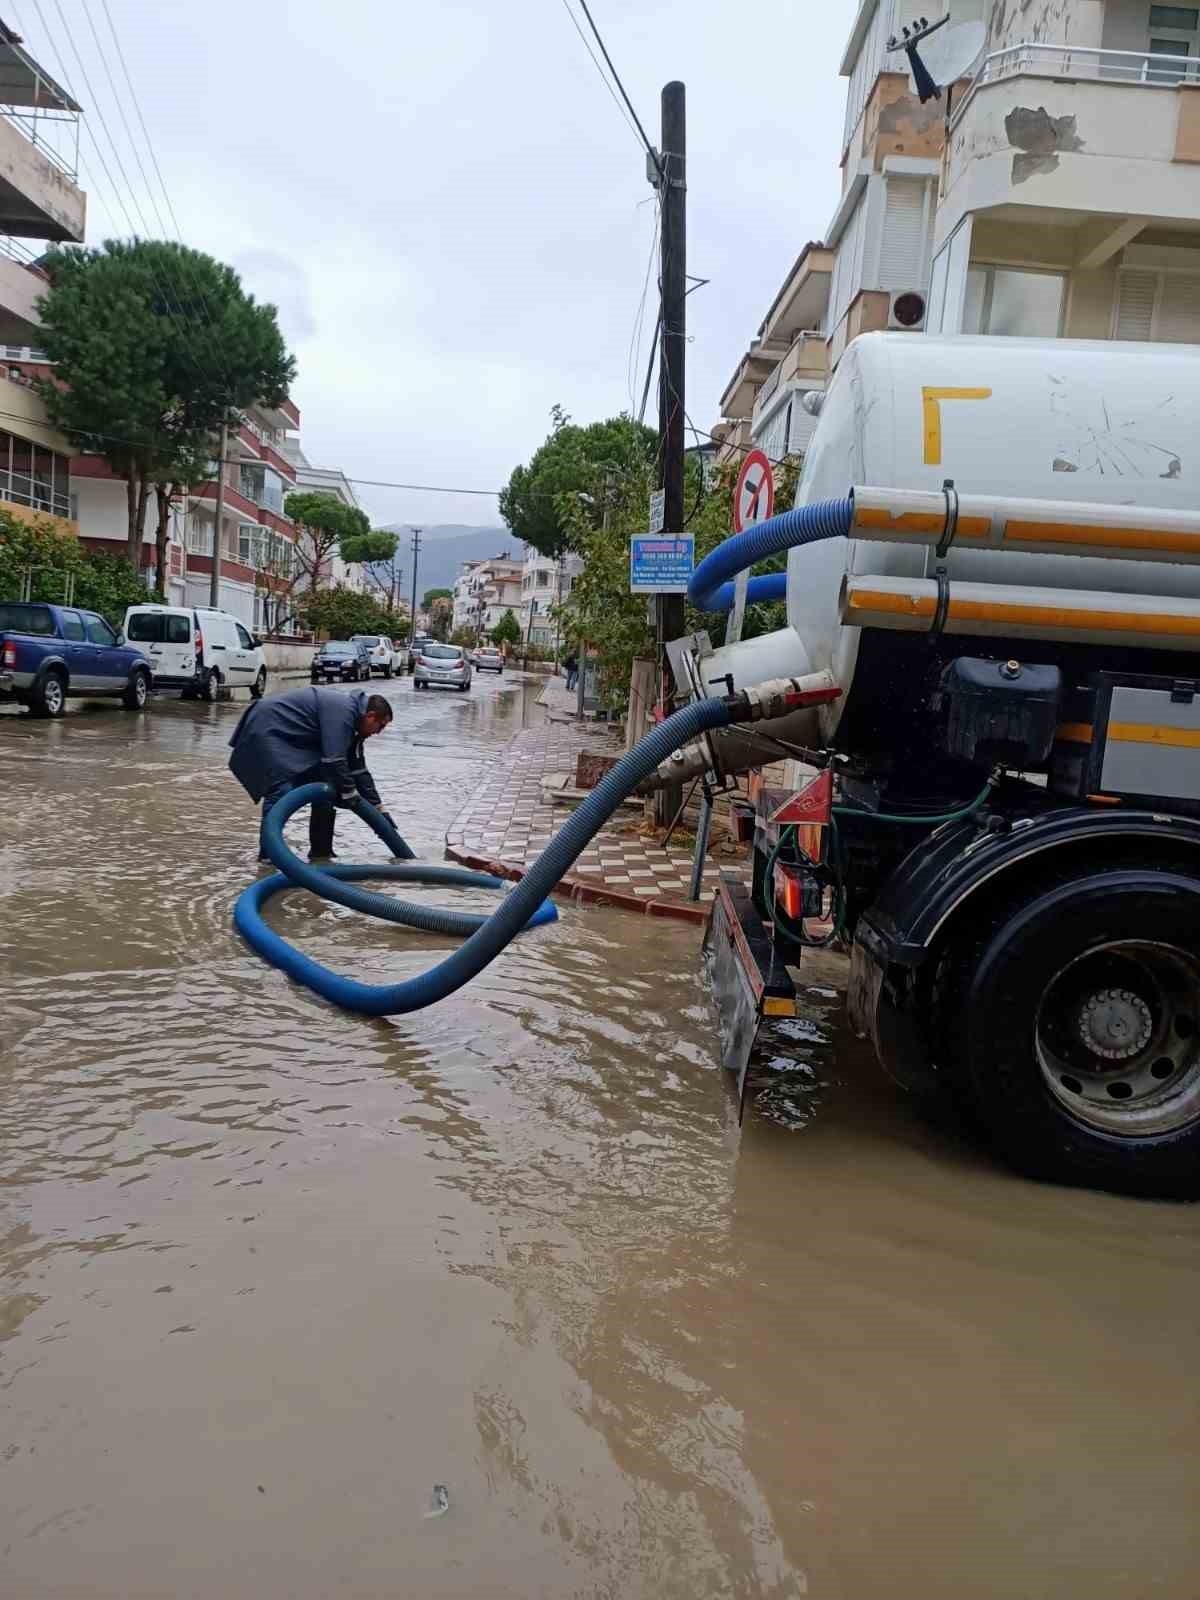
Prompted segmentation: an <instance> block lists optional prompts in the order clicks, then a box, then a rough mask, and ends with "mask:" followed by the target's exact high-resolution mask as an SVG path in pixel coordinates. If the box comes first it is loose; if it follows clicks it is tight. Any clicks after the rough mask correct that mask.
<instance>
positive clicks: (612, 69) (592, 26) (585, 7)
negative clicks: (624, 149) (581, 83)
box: [579, 0, 664, 178]
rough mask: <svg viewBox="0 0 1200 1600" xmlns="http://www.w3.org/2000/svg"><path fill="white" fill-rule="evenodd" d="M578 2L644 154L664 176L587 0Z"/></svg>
mask: <svg viewBox="0 0 1200 1600" xmlns="http://www.w3.org/2000/svg"><path fill="white" fill-rule="evenodd" d="M579 4H580V7H581V9H582V11H583V14H584V16H585V17H586V18H587V20H588V27H589V28H590V29H591V30H592V32H593V33H594V34H595V36H596V43H597V44H598V45H599V46H600V53H601V55H602V56H603V57H604V59H605V61H606V62H607V63H608V70H609V71H610V72H611V73H612V76H613V82H614V83H615V84H616V86H617V88H618V90H619V91H620V94H621V99H622V100H624V102H625V104H626V106H627V107H628V109H629V115H630V116H631V117H632V118H633V120H634V122H635V124H636V125H637V131H638V133H639V134H640V135H641V139H642V143H643V144H644V145H645V147H646V154H647V155H648V156H649V157H650V159H651V160H652V161H653V162H654V165H655V167H656V168H657V169H658V175H659V177H660V178H662V177H663V176H664V174H663V169H662V162H661V161H660V160H659V158H658V152H657V150H655V148H654V146H653V145H652V144H651V143H650V140H649V139H648V138H647V137H646V130H645V128H643V127H642V122H641V118H640V117H639V116H638V114H637V112H636V111H635V110H634V109H633V101H632V100H631V99H630V98H629V96H628V95H627V94H626V93H625V85H624V84H623V83H622V82H621V76H620V74H619V73H618V71H617V69H616V67H614V66H613V61H612V57H611V56H610V55H609V53H608V46H607V45H606V44H605V43H604V40H603V39H602V38H601V37H600V30H599V28H598V27H597V26H596V23H595V19H594V18H593V16H592V13H591V12H590V11H589V10H588V3H587V0H579Z"/></svg>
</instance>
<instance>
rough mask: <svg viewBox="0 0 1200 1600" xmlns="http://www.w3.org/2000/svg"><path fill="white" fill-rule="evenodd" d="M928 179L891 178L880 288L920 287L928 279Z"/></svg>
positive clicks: (888, 183) (885, 209)
mask: <svg viewBox="0 0 1200 1600" xmlns="http://www.w3.org/2000/svg"><path fill="white" fill-rule="evenodd" d="M925 225H926V219H925V179H924V178H894V177H889V178H888V179H887V203H886V205H885V207H884V213H883V243H882V246H881V248H880V252H879V288H881V289H920V288H921V287H922V286H923V285H924V283H925V280H926V277H927V272H926V261H925V257H926V248H925V247H926V239H925Z"/></svg>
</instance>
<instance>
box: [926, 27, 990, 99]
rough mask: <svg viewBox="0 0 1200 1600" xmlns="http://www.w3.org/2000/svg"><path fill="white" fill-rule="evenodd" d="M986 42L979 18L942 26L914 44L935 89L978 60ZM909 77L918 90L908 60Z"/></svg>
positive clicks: (961, 75) (944, 86)
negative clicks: (950, 25)
mask: <svg viewBox="0 0 1200 1600" xmlns="http://www.w3.org/2000/svg"><path fill="white" fill-rule="evenodd" d="M986 42H987V28H986V27H985V26H984V24H983V23H982V22H960V23H958V24H957V25H956V26H955V27H953V28H943V29H941V30H939V32H938V33H936V34H934V35H933V36H932V37H930V38H927V39H924V40H922V41H921V42H920V44H919V45H918V46H917V48H918V49H919V51H920V55H921V61H922V63H923V64H924V66H925V70H926V71H927V72H928V74H929V76H930V77H931V78H932V79H933V81H934V83H935V84H937V86H938V88H939V89H948V88H949V87H950V85H951V84H953V83H957V82H958V80H959V79H960V78H965V77H966V75H967V73H968V72H969V71H970V70H971V68H972V67H973V66H974V65H975V63H976V61H978V60H979V56H980V53H981V52H982V50H983V47H984V45H985V44H986ZM909 81H910V82H911V83H912V84H913V87H914V88H915V89H916V90H917V91H918V93H919V92H920V85H919V84H918V83H917V81H916V77H915V74H914V73H913V71H912V62H911V59H910V62H909Z"/></svg>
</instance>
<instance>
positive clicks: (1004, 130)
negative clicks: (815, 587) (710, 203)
mask: <svg viewBox="0 0 1200 1600" xmlns="http://www.w3.org/2000/svg"><path fill="white" fill-rule="evenodd" d="M950 9H951V16H952V22H953V23H955V24H957V23H962V22H968V21H973V20H974V21H978V22H982V23H983V24H985V30H986V31H985V43H984V45H983V48H982V50H981V51H980V53H979V55H978V57H977V58H976V60H975V61H974V62H973V63H972V65H971V66H970V68H969V69H967V71H966V74H965V76H964V78H963V79H962V81H960V82H959V83H958V84H957V85H956V86H955V88H954V93H953V96H952V109H951V116H950V121H949V128H948V133H947V127H946V102H945V99H944V98H943V99H938V100H931V101H929V102H927V103H926V104H925V105H924V106H922V105H920V103H919V101H918V99H917V96H916V94H915V92H914V91H913V88H912V84H911V82H910V80H909V77H908V70H907V62H906V59H905V57H904V55H903V53H902V52H889V51H888V49H887V41H888V39H889V38H890V37H892V36H894V35H898V34H899V32H900V29H901V28H902V26H904V25H905V24H909V25H911V24H912V23H913V22H914V21H915V20H916V18H917V17H918V16H924V17H927V18H929V19H930V20H936V18H937V17H938V16H940V15H942V14H943V13H944V12H945V10H946V3H945V0H926V3H921V0H862V3H861V4H860V5H859V6H858V9H857V13H856V15H855V18H854V23H853V26H852V28H851V32H850V38H849V41H848V44H847V47H846V51H845V55H844V57H843V60H842V63H841V71H842V75H843V76H844V77H845V78H846V80H847V95H846V115H845V122H844V126H843V130H842V137H841V141H840V142H841V152H840V154H841V171H842V196H841V200H840V202H839V204H838V207H837V209H836V211H835V213H834V215H833V217H831V219H830V221H829V225H828V227H827V228H826V230H825V235H824V238H823V239H822V240H821V241H818V242H814V243H810V244H809V245H807V246H806V247H805V249H804V250H803V251H802V252H801V254H800V257H799V259H798V260H797V262H796V264H795V265H794V266H793V268H792V269H791V271H790V272H789V274H788V276H787V278H786V279H785V280H784V283H783V285H782V287H781V288H780V291H779V293H778V294H777V296H776V298H775V301H774V302H773V304H772V305H771V307H770V309H769V310H768V312H767V315H766V317H765V318H764V319H763V322H762V323H761V324H760V326H759V329H758V332H757V335H756V337H755V338H754V339H753V340H752V341H751V343H750V345H749V347H748V349H747V351H746V353H745V355H744V356H743V357H742V358H741V360H740V361H739V363H738V366H737V368H736V370H735V372H734V374H733V377H732V378H731V380H730V382H729V384H728V385H727V387H726V390H725V393H724V395H723V396H722V414H723V418H724V422H723V424H722V425H721V426H720V430H719V431H720V433H721V436H722V438H723V440H724V444H725V449H726V451H727V452H728V451H730V450H734V449H739V448H744V447H745V446H746V445H747V444H749V443H750V442H751V441H753V442H755V443H757V444H759V445H761V446H762V447H763V448H765V449H766V450H767V451H768V454H771V455H774V456H781V455H783V454H784V453H785V452H787V451H793V452H794V451H803V449H804V445H805V443H806V441H807V438H808V437H809V436H810V435H811V432H812V428H813V426H814V423H813V421H812V419H811V418H809V417H808V414H807V413H806V412H804V411H803V408H802V406H800V405H799V404H798V402H799V401H800V398H801V396H802V394H803V391H804V390H805V389H806V388H811V387H820V386H821V385H822V383H823V382H824V373H825V372H827V371H830V370H832V369H833V368H834V367H836V365H837V363H838V361H839V360H840V359H841V356H842V353H843V351H844V350H845V348H846V345H847V344H848V343H849V342H850V341H851V340H852V339H853V338H855V337H856V336H857V335H858V334H860V333H866V332H870V331H873V330H877V329H884V328H898V329H907V330H909V331H911V332H913V334H914V337H916V336H919V334H920V333H921V332H935V333H985V334H992V335H1027V336H1035V337H1049V338H1055V337H1060V336H1061V337H1068V338H1087V339H1109V338H1113V339H1159V340H1166V341H1170V342H1186V343H1195V342H1197V341H1200V5H1197V6H1178V5H1158V4H1154V3H1152V0H1019V3H1016V0H1013V3H1009V4H1004V3H1001V4H998V5H993V4H991V3H990V0H987V3H985V0H954V4H953V5H952V6H951V8H950ZM715 431H716V430H715Z"/></svg>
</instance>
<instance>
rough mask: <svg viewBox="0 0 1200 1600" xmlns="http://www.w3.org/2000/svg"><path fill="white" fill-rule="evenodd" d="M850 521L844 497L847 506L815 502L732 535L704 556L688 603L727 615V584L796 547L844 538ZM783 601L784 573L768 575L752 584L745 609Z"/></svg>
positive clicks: (729, 591)
mask: <svg viewBox="0 0 1200 1600" xmlns="http://www.w3.org/2000/svg"><path fill="white" fill-rule="evenodd" d="M853 521H854V501H853V498H851V497H850V496H847V498H846V499H845V500H814V501H813V502H812V503H811V504H810V505H806V506H797V507H796V509H795V510H794V511H783V512H781V513H780V514H779V516H777V517H769V518H768V519H767V521H766V522H760V523H758V524H757V526H756V527H753V528H747V529H746V531H745V533H735V534H734V536H733V537H732V538H731V539H726V540H725V542H724V543H723V544H719V545H718V546H717V548H716V549H715V550H714V551H713V552H712V553H711V554H710V555H707V556H705V558H704V560H703V561H702V562H701V563H700V565H699V566H698V567H697V568H696V570H695V572H693V573H692V581H691V583H689V584H688V599H689V600H690V601H691V602H692V604H693V605H694V606H695V607H696V609H697V611H729V610H730V609H731V608H732V606H733V583H732V582H731V581H730V580H731V579H733V578H736V577H737V575H738V573H739V572H744V571H745V569H746V568H747V567H752V566H754V565H755V563H756V562H759V561H765V560H766V558H767V557H768V556H775V555H779V554H780V553H781V552H782V551H784V550H793V549H795V548H796V547H797V546H799V545H805V544H817V543H818V542H819V541H820V540H822V539H838V538H842V537H844V536H845V535H846V534H848V533H849V532H850V528H851V525H852V523H853ZM786 595H787V573H786V572H768V573H767V574H766V576H765V577H762V578H751V579H750V582H749V584H748V585H747V588H746V603H747V605H754V604H756V603H757V602H759V601H761V600H782V599H784V598H785V596H786Z"/></svg>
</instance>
